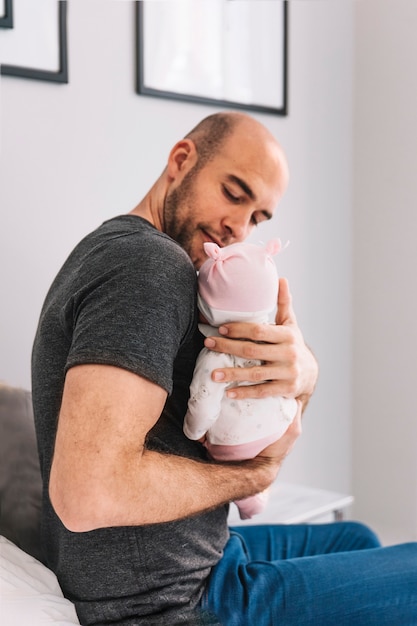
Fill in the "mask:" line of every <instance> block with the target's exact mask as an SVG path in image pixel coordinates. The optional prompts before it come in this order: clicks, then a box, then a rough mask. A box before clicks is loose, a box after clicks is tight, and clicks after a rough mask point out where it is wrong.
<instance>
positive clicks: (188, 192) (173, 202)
mask: <svg viewBox="0 0 417 626" xmlns="http://www.w3.org/2000/svg"><path fill="white" fill-rule="evenodd" d="M195 174H196V171H195V168H193V169H192V170H190V171H189V172H188V174H187V175H186V176H185V178H184V180H183V181H182V183H181V184H180V185H179V186H178V187H177V188H176V189H174V190H173V191H171V193H170V194H169V195H168V196H167V197H166V199H165V205H164V226H165V228H164V232H165V233H166V234H167V235H168V236H169V237H171V239H174V240H175V241H176V242H177V243H178V244H179V245H180V246H181V247H182V248H183V249H184V250H185V251H186V252H187V254H188V255H189V256H191V243H192V240H193V236H194V233H195V230H196V228H195V226H193V225H192V224H191V223H190V219H189V216H186V217H185V219H184V218H183V217H182V216H181V213H183V214H184V213H187V211H186V210H185V209H186V207H190V206H192V204H193V202H194V192H193V182H194V178H195Z"/></svg>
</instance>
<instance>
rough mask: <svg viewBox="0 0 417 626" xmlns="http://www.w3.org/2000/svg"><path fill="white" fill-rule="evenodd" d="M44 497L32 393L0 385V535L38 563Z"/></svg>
mask: <svg viewBox="0 0 417 626" xmlns="http://www.w3.org/2000/svg"><path fill="white" fill-rule="evenodd" d="M41 494H42V481H41V475H40V469H39V459H38V450H37V445H36V436H35V426H34V422H33V410H32V397H31V393H30V392H29V391H26V390H24V389H17V388H14V387H10V386H8V385H4V384H2V383H0V534H1V535H4V537H6V538H7V539H9V540H10V541H13V543H15V544H16V545H17V546H19V548H22V550H24V551H25V552H28V553H29V554H31V555H32V556H34V557H35V558H37V559H39V560H43V558H42V551H41V547H40V511H41V497H42V495H41Z"/></svg>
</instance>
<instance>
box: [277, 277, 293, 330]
mask: <svg viewBox="0 0 417 626" xmlns="http://www.w3.org/2000/svg"><path fill="white" fill-rule="evenodd" d="M275 323H276V324H278V325H282V324H283V325H292V324H297V319H296V317H295V313H294V309H293V308H292V296H291V292H290V286H289V284H288V280H287V279H286V278H280V279H279V290H278V308H277V314H276V317H275Z"/></svg>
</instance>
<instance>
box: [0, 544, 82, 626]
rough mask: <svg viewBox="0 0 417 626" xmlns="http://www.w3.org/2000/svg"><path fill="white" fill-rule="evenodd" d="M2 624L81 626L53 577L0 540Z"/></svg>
mask: <svg viewBox="0 0 417 626" xmlns="http://www.w3.org/2000/svg"><path fill="white" fill-rule="evenodd" d="M0 606H1V623H2V624H7V626H22V624H30V625H31V626H41V625H42V626H46V625H47V624H59V625H60V626H70V625H71V624H80V622H79V621H78V618H77V614H76V612H75V607H74V605H73V603H72V602H70V601H69V600H67V599H66V598H64V596H63V595H62V591H61V588H60V586H59V583H58V580H57V578H56V576H55V574H54V573H53V572H52V571H51V570H50V569H48V568H47V567H45V565H43V564H42V563H40V562H39V561H37V560H36V559H34V558H33V557H31V556H30V555H29V554H27V553H26V552H23V550H21V549H20V548H18V547H17V546H16V545H15V544H14V543H12V542H11V541H9V540H8V539H6V538H5V537H2V536H0Z"/></svg>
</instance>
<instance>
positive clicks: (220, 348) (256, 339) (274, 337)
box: [204, 323, 295, 361]
mask: <svg viewBox="0 0 417 626" xmlns="http://www.w3.org/2000/svg"><path fill="white" fill-rule="evenodd" d="M228 330H229V332H228V335H227V337H224V336H223V337H207V338H206V339H205V340H204V345H205V346H206V348H208V349H209V350H214V351H215V352H223V353H225V354H234V355H235V356H241V357H244V358H246V359H249V360H251V359H260V360H265V361H273V360H275V358H276V357H277V356H278V355H279V354H280V353H281V349H282V346H283V344H288V346H290V345H293V344H294V341H295V337H294V333H293V330H292V329H290V328H286V327H285V326H272V325H269V324H253V325H252V324H245V325H244V326H243V325H242V326H241V325H240V324H238V323H233V324H229V325H228ZM242 332H245V335H244V337H245V341H244V340H242V341H237V340H236V339H238V338H242V334H241V333H242ZM234 337H236V339H234ZM247 340H249V341H247Z"/></svg>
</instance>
